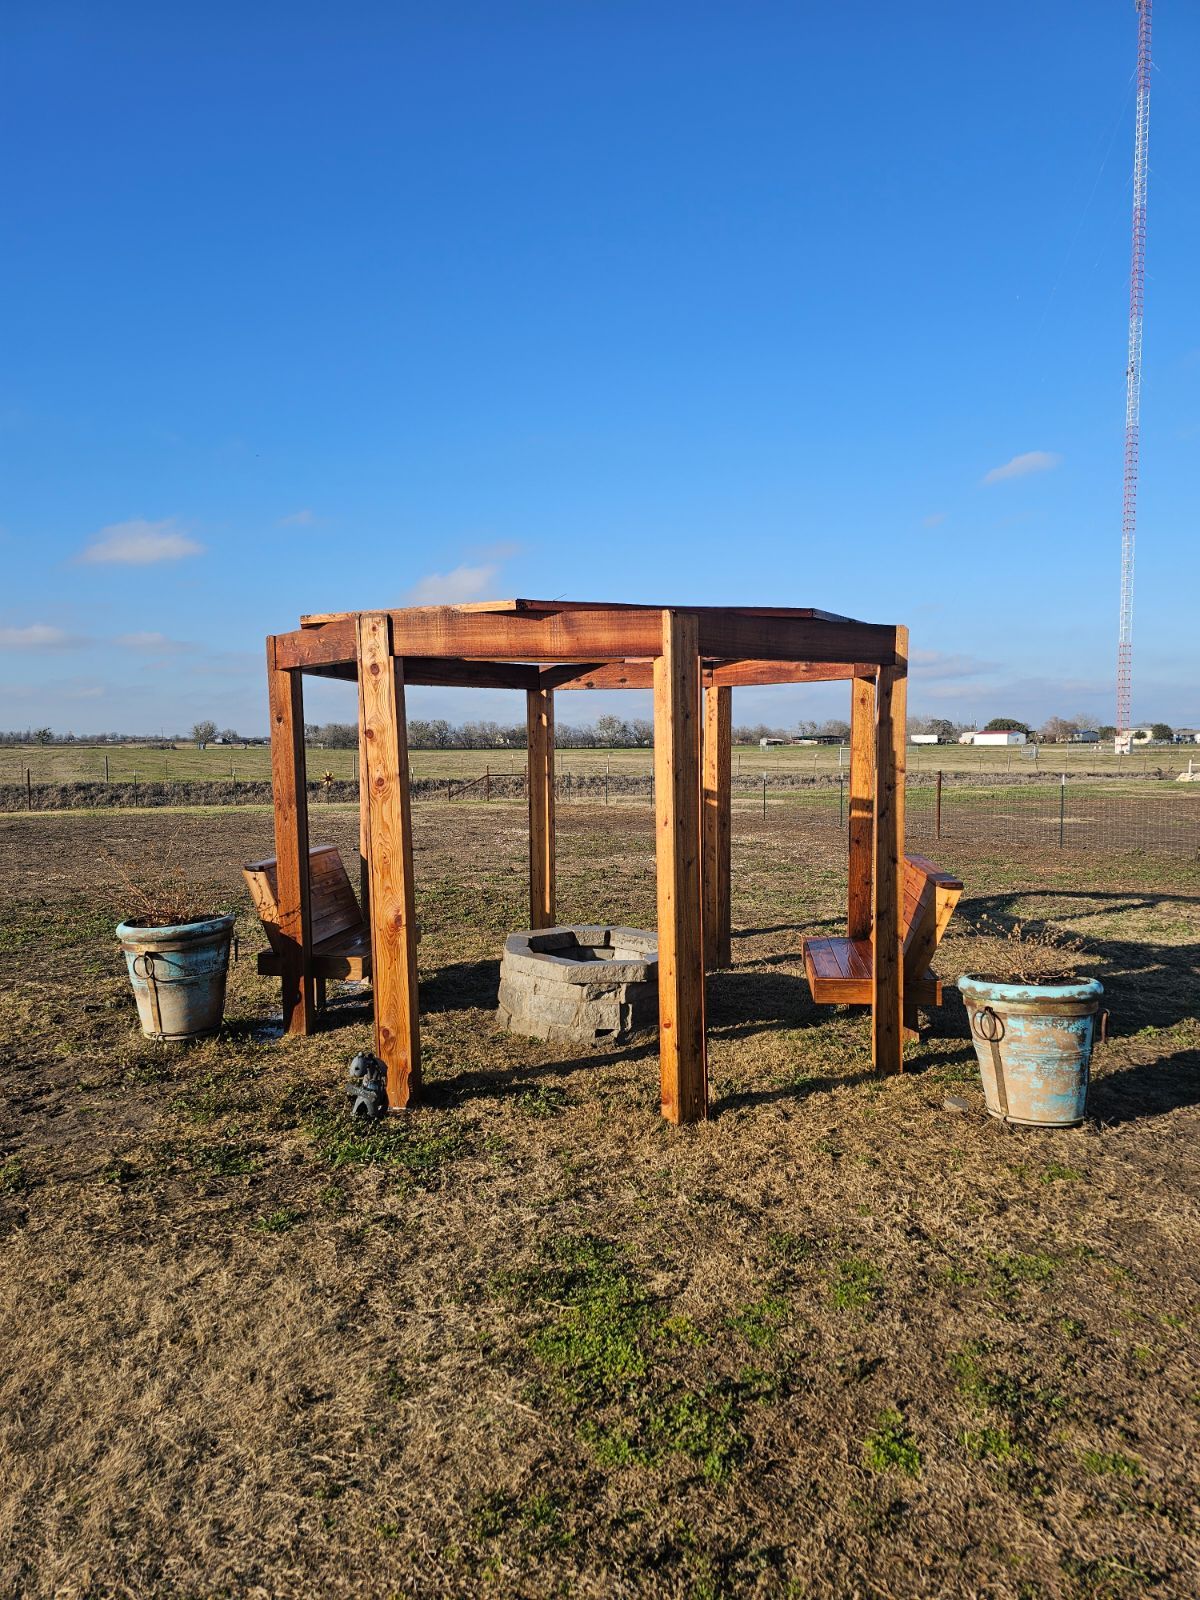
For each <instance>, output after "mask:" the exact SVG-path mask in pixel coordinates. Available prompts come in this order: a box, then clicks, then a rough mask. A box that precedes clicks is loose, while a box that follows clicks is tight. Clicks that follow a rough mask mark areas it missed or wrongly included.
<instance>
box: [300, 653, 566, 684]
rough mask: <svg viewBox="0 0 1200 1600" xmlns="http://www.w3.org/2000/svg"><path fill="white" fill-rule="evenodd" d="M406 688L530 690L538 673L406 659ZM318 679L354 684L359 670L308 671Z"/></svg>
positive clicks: (507, 664)
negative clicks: (338, 679)
mask: <svg viewBox="0 0 1200 1600" xmlns="http://www.w3.org/2000/svg"><path fill="white" fill-rule="evenodd" d="M403 662H404V681H405V683H406V684H421V685H426V684H431V685H433V686H434V687H436V688H439V689H531V688H536V687H537V683H538V669H537V668H536V667H533V666H523V665H522V664H521V663H520V662H514V661H455V660H452V659H449V658H446V659H438V658H437V657H432V658H430V657H428V656H405V657H404V658H403ZM304 670H305V671H306V672H308V673H311V674H312V676H313V677H316V678H340V679H342V680H343V681H345V682H347V683H353V682H354V680H355V679H356V678H357V677H358V666H357V664H356V663H355V662H353V661H335V662H329V663H326V664H325V665H323V666H315V667H305V669H304Z"/></svg>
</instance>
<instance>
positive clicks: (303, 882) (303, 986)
mask: <svg viewBox="0 0 1200 1600" xmlns="http://www.w3.org/2000/svg"><path fill="white" fill-rule="evenodd" d="M267 695H268V701H269V706H270V717H271V784H272V787H273V790H274V796H275V873H276V890H275V896H276V901H277V904H278V907H279V941H280V946H281V948H280V961H281V971H280V983H281V996H280V998H281V1002H282V1005H283V1026H284V1030H285V1032H287V1033H301V1034H304V1033H312V1032H313V1031H314V1030H315V1028H316V1025H317V1000H316V982H315V979H314V978H313V975H312V913H311V910H310V905H309V881H308V790H307V786H306V785H307V769H306V766H305V760H304V688H303V683H302V680H301V675H300V673H299V672H298V671H289V670H287V669H286V668H281V667H278V666H277V665H276V655H275V640H274V638H268V640H267Z"/></svg>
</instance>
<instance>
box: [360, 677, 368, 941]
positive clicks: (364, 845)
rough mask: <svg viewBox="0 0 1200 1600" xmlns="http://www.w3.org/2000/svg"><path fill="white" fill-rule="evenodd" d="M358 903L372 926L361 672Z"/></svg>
mask: <svg viewBox="0 0 1200 1600" xmlns="http://www.w3.org/2000/svg"><path fill="white" fill-rule="evenodd" d="M358 903H359V905H360V906H361V907H362V918H363V922H364V923H365V924H366V926H367V927H368V928H369V927H370V926H371V791H370V788H369V786H368V784H367V714H366V710H365V708H364V706H363V675H362V672H361V671H360V672H359V673H358Z"/></svg>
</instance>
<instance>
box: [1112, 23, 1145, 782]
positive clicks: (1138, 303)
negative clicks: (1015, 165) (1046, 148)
mask: <svg viewBox="0 0 1200 1600" xmlns="http://www.w3.org/2000/svg"><path fill="white" fill-rule="evenodd" d="M1135 4H1136V7H1137V14H1138V54H1137V120H1136V128H1135V132H1134V140H1133V248H1132V253H1131V258H1130V264H1129V365H1128V367H1127V368H1126V370H1125V499H1124V507H1123V510H1122V515H1121V621H1120V627H1119V630H1118V633H1117V737H1116V741H1115V747H1116V750H1117V753H1118V754H1122V753H1125V754H1127V753H1128V752H1129V750H1130V748H1131V745H1132V741H1133V712H1132V709H1131V701H1132V695H1133V544H1134V535H1135V533H1136V531H1137V490H1138V444H1139V430H1140V424H1141V411H1142V306H1143V301H1144V298H1145V290H1146V157H1147V154H1148V150H1149V144H1150V9H1151V6H1152V4H1153V0H1135Z"/></svg>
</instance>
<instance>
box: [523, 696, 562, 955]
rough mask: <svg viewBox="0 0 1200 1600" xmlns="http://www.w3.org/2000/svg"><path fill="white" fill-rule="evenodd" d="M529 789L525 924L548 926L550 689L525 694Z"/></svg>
mask: <svg viewBox="0 0 1200 1600" xmlns="http://www.w3.org/2000/svg"><path fill="white" fill-rule="evenodd" d="M526 730H527V740H528V772H529V777H528V781H527V788H528V791H529V926H530V927H531V928H552V927H553V926H554V918H555V871H554V856H555V839H554V691H553V689H530V690H529V692H528V694H527V695H526Z"/></svg>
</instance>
